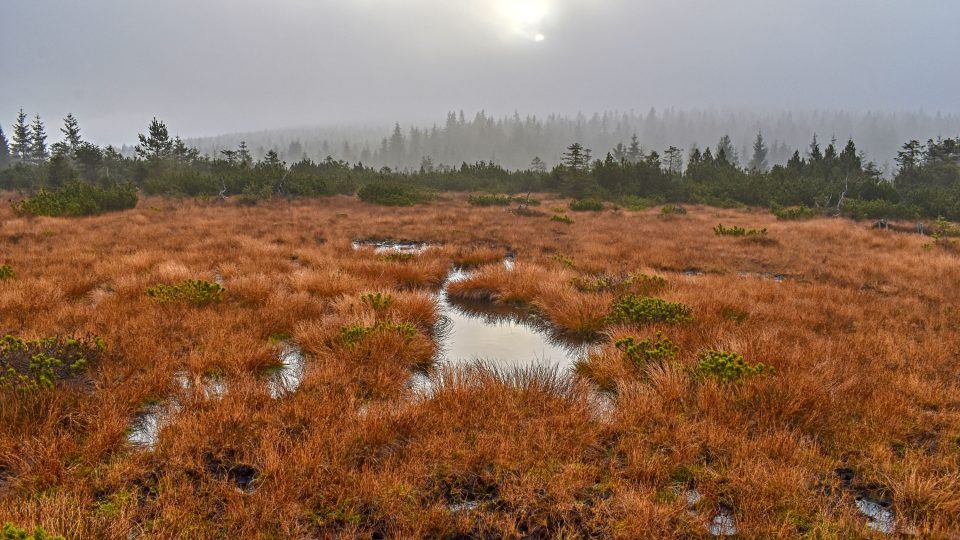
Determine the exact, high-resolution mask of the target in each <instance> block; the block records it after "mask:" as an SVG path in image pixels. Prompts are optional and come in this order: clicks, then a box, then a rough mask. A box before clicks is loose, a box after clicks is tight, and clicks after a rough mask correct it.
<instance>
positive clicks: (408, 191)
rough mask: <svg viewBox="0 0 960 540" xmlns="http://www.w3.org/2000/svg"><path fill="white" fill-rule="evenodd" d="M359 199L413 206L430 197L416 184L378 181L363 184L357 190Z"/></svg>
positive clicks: (426, 200)
mask: <svg viewBox="0 0 960 540" xmlns="http://www.w3.org/2000/svg"><path fill="white" fill-rule="evenodd" d="M357 196H358V197H360V200H361V201H364V202H368V203H373V204H379V205H383V206H413V205H415V204H421V203H425V202H428V201H429V200H430V199H431V198H432V197H431V196H430V195H429V194H428V193H426V192H424V191H423V190H422V189H421V188H419V187H418V186H416V185H414V184H412V183H409V182H401V181H380V182H374V183H370V184H365V185H363V186H362V187H360V189H358V190H357Z"/></svg>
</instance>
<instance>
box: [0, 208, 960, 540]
mask: <svg viewBox="0 0 960 540" xmlns="http://www.w3.org/2000/svg"><path fill="white" fill-rule="evenodd" d="M544 204H545V206H546V207H548V208H549V207H554V206H565V202H563V201H557V200H547V201H545V202H544ZM658 216H659V210H658V209H653V210H649V211H644V212H637V213H631V212H613V211H605V212H598V213H589V214H586V213H585V214H581V215H579V216H578V217H577V220H576V223H575V224H573V225H567V224H562V223H556V222H551V221H550V219H549V218H548V217H527V216H518V215H516V214H514V213H512V212H510V211H509V209H506V208H501V207H491V208H476V207H471V206H469V205H468V204H467V202H466V200H465V199H461V198H458V197H454V198H450V199H449V200H445V201H440V202H434V203H431V204H430V205H425V206H419V207H415V208H390V209H385V208H382V207H375V206H371V205H367V204H363V203H359V202H357V201H356V200H355V199H351V198H346V197H342V198H331V199H324V200H314V201H296V202H271V203H266V204H261V205H258V206H253V207H241V206H236V205H232V204H226V205H203V204H199V203H194V202H190V201H174V200H167V199H147V200H143V201H141V203H140V205H139V207H138V208H137V209H135V210H131V211H127V212H123V213H116V214H110V215H105V216H99V217H89V218H82V219H52V218H35V219H27V218H18V217H15V216H14V215H13V214H12V213H11V211H10V210H9V209H5V210H0V218H2V220H3V223H2V226H0V263H4V264H10V265H11V267H12V268H13V270H14V271H15V277H14V278H12V279H8V280H3V281H0V334H12V335H16V336H19V337H22V338H24V339H28V340H33V339H37V338H41V337H44V336H78V337H79V336H100V337H101V338H102V339H103V341H104V343H105V344H106V350H105V351H104V352H103V353H102V355H101V357H100V358H99V359H98V360H97V362H96V363H95V365H92V366H91V368H90V374H89V376H90V378H91V380H92V383H91V384H84V385H57V386H56V387H55V388H53V389H39V390H33V391H25V390H23V389H19V388H12V387H3V388H0V522H5V521H11V522H14V523H17V524H19V525H21V526H30V527H33V526H42V527H44V528H45V529H46V530H48V531H52V532H56V533H58V534H63V535H66V536H68V537H78V538H90V537H97V538H99V537H108V538H127V537H128V535H129V534H130V533H131V532H133V533H135V534H142V535H145V536H147V537H159V538H175V537H176V538H183V537H190V538H234V537H264V538H314V537H315V538H329V537H343V538H353V537H357V538H384V537H386V538H408V537H430V538H453V537H460V538H466V537H474V538H501V537H507V538H518V537H535V538H547V537H550V538H553V537H573V538H576V537H587V536H590V537H612V538H656V537H663V538H670V537H687V538H690V537H693V538H696V537H705V536H707V534H708V533H707V529H706V524H707V523H709V521H710V520H711V519H712V517H713V516H714V515H716V512H717V509H718V508H719V507H720V506H721V505H723V506H724V507H729V508H730V509H732V513H733V515H734V516H735V518H736V523H737V528H738V529H739V530H740V533H741V536H743V537H748V538H756V537H764V538H770V537H774V538H796V537H810V538H855V537H863V536H869V534H870V530H869V529H868V528H867V526H866V518H865V517H864V516H862V515H860V514H858V513H857V510H856V506H855V504H854V500H853V499H854V497H855V496H857V495H858V494H864V493H870V494H873V495H874V496H877V497H882V498H886V499H888V500H889V501H891V502H892V509H893V510H894V512H895V513H896V516H897V519H898V521H899V522H900V524H901V526H902V528H903V529H912V528H915V531H916V532H918V533H919V534H920V535H922V536H924V537H932V538H956V537H957V536H956V534H957V531H960V363H958V362H957V355H958V353H960V332H958V331H957V328H960V312H958V310H957V307H956V303H957V299H958V298H960V265H958V264H957V263H958V259H957V257H956V255H954V254H952V253H950V252H948V251H946V250H940V249H924V247H923V246H924V245H925V244H927V243H929V242H928V240H926V239H924V238H922V237H919V236H912V235H901V234H892V233H889V232H886V231H878V230H871V229H869V228H867V227H866V226H864V225H859V224H856V223H853V222H848V221H843V220H834V219H814V220H810V221H803V222H782V221H777V220H776V219H775V218H774V217H773V216H772V215H769V214H768V213H766V212H762V211H744V210H718V209H714V208H703V207H699V208H690V209H689V212H688V213H687V214H685V215H675V216H671V217H670V219H660V218H659V217H658ZM721 222H722V223H734V224H737V225H741V226H744V227H749V228H757V229H762V228H766V229H767V230H768V231H769V240H768V239H763V241H757V240H756V239H751V238H743V239H731V238H718V237H717V236H716V235H715V234H714V233H713V231H712V228H713V227H714V226H715V225H716V224H717V223H721ZM361 238H404V239H416V240H422V241H428V242H431V244H432V247H431V248H430V249H427V250H426V251H424V252H422V253H420V254H416V255H414V256H413V257H382V256H381V255H382V254H378V253H375V252H374V250H373V249H372V248H360V249H354V248H353V246H352V245H351V241H352V240H354V239H361ZM508 252H511V253H515V256H516V260H517V263H516V265H515V267H514V268H513V269H512V270H509V269H507V268H505V267H504V266H503V265H502V264H500V260H501V259H502V258H503V257H504V256H505V255H506V254H507V253H508ZM453 264H458V265H469V266H476V267H479V269H478V270H477V271H476V273H475V274H473V275H472V277H470V278H469V279H467V280H465V281H462V282H458V283H455V284H452V285H451V287H450V294H451V295H453V296H461V297H464V298H472V299H480V300H485V301H492V302H502V303H514V304H522V305H524V306H526V307H529V308H530V309H532V310H535V311H538V312H539V313H540V314H541V315H542V316H543V317H544V318H545V319H547V320H549V321H550V322H551V323H552V324H553V325H554V326H556V327H557V329H559V330H563V331H568V332H573V333H580V334H589V335H599V336H601V337H602V338H603V339H602V340H601V341H600V343H599V345H597V346H596V347H594V349H593V350H592V352H591V355H590V357H589V358H587V359H585V360H584V361H583V362H582V363H581V364H580V366H579V369H578V370H577V371H576V374H575V375H570V376H568V375H567V374H551V373H547V372H543V371H536V370H532V371H528V372H524V373H520V374H516V376H509V374H502V373H493V372H491V371H489V370H486V369H483V368H479V367H475V366H474V367H470V368H463V369H459V370H457V369H453V368H449V367H448V368H443V369H441V372H440V373H439V374H437V376H436V377H435V378H437V379H438V380H441V382H439V383H438V385H437V387H436V388H435V389H434V390H433V392H432V393H431V394H430V395H429V396H425V395H422V394H418V393H416V392H414V391H413V390H412V389H411V388H410V386H409V381H410V378H411V374H412V373H413V372H414V371H415V370H418V369H423V368H425V367H428V366H429V365H430V364H431V361H432V359H433V358H434V356H435V353H436V350H437V347H438V343H437V342H436V339H437V336H436V335H435V334H436V332H435V328H436V325H437V322H438V316H439V315H438V313H437V311H436V306H435V304H434V300H433V295H434V293H436V292H437V290H438V289H439V287H440V286H441V284H442V282H443V281H444V277H445V276H446V274H447V273H448V272H449V270H450V268H451V266H452V265H453ZM639 274H646V275H648V276H654V275H659V276H662V277H664V278H666V280H667V283H666V285H664V286H662V287H660V286H658V287H655V289H656V290H648V287H647V286H643V287H641V288H642V289H644V290H642V291H641V290H637V289H636V288H635V287H634V288H631V286H629V285H622V283H620V282H616V280H611V281H610V282H611V283H614V282H616V283H614V285H609V286H608V285H607V283H608V282H607V281H605V280H606V278H604V277H603V276H613V277H617V276H631V275H633V276H635V275H639ZM768 276H769V277H768ZM772 276H784V278H783V280H782V281H778V280H775V279H772ZM189 279H194V280H206V281H209V282H215V281H222V284H223V287H224V288H225V289H226V291H225V293H224V294H223V296H222V299H221V300H220V301H218V302H211V303H205V304H196V303H189V302H166V303H162V302H156V301H154V300H153V299H151V298H150V297H149V296H148V295H147V294H146V290H147V289H148V288H149V287H154V286H156V285H158V284H177V283H181V282H184V281H185V280H189ZM598 279H599V281H598ZM591 283H598V284H599V285H597V286H592V285H590V284H591ZM377 292H380V293H383V294H384V295H389V297H390V300H389V302H387V305H382V304H380V303H377V302H372V301H365V300H363V299H362V295H364V294H366V293H377ZM625 292H630V293H635V294H644V295H652V296H656V297H659V298H663V299H665V300H669V301H671V302H682V303H683V304H686V305H688V306H690V307H691V308H692V313H693V320H692V321H689V322H683V323H679V324H672V325H668V324H655V325H646V326H636V325H632V324H623V323H619V324H616V325H613V324H611V321H609V320H608V319H607V315H608V314H609V313H610V309H611V305H612V303H613V302H614V301H615V299H616V298H617V297H618V296H619V295H620V294H623V293H625ZM657 332H662V335H663V336H665V337H667V338H669V339H670V340H671V341H672V342H673V343H675V344H676V345H677V346H678V347H679V353H678V354H677V355H676V356H675V358H672V359H662V360H651V361H649V362H636V361H632V360H630V359H628V358H626V357H625V355H624V354H623V351H622V350H620V349H618V348H617V347H616V346H615V345H614V344H615V342H616V341H617V340H619V339H622V338H626V337H634V338H636V339H637V340H641V339H644V338H650V337H653V336H655V335H656V333H657ZM281 342H294V343H296V344H298V345H299V346H300V347H301V348H302V349H303V351H304V352H305V353H306V355H307V363H306V373H305V377H304V379H303V382H302V384H301V385H300V386H299V387H298V388H297V389H296V391H294V392H290V393H288V394H286V395H284V396H283V397H280V398H279V399H272V398H271V396H270V394H269V393H268V392H267V390H266V384H265V381H266V378H267V377H268V375H269V372H270V370H271V369H273V368H274V367H275V366H276V364H277V361H278V360H277V359H278V354H279V350H280V348H279V345H278V344H279V343H281ZM707 350H724V351H732V352H736V353H739V354H742V355H743V356H744V357H745V358H746V359H748V360H749V361H750V362H751V363H754V362H762V363H763V364H765V365H767V366H770V367H771V368H773V370H772V371H771V372H769V373H766V372H765V373H763V374H760V375H757V376H752V377H749V378H744V379H742V380H736V381H725V380H720V379H717V378H711V377H708V376H703V375H702V374H700V373H698V371H697V369H696V368H697V363H698V358H699V356H700V355H701V354H702V353H704V352H705V351H707ZM653 356H655V355H652V356H651V357H653ZM178 372H185V373H186V374H187V379H188V380H197V381H199V380H203V378H205V377H210V376H216V377H220V378H222V379H223V380H224V381H226V384H227V386H228V391H227V392H226V393H225V394H224V395H223V396H221V397H219V398H216V399H211V398H209V397H205V396H204V395H203V393H202V392H200V393H198V392H192V393H191V392H188V391H184V390H183V389H182V388H180V387H179V386H178V383H177V381H176V377H175V374H176V373H178ZM598 389H604V390H606V391H607V392H609V393H608V394H598ZM604 396H607V397H604ZM173 401H176V402H177V403H178V406H177V407H174V408H171V409H170V410H171V414H170V417H169V419H168V421H167V422H165V423H164V425H163V427H162V430H161V432H160V436H159V439H158V441H157V444H156V446H155V448H154V449H153V450H146V449H143V448H136V447H134V446H132V445H131V444H130V443H129V442H128V441H127V438H126V434H127V431H128V430H129V429H130V426H131V423H132V422H133V419H134V418H135V416H136V415H137V413H138V412H139V411H141V410H142V409H143V408H144V406H145V405H147V404H150V403H155V402H157V403H171V402H173ZM838 470H840V471H841V472H842V474H837V472H836V471H838ZM690 488H696V489H697V490H698V491H699V492H700V493H701V494H702V496H703V499H702V500H701V501H700V502H699V503H697V504H696V505H695V507H694V508H692V509H691V508H688V505H687V501H685V500H684V496H683V491H684V490H686V489H690ZM458 535H459V536H458Z"/></svg>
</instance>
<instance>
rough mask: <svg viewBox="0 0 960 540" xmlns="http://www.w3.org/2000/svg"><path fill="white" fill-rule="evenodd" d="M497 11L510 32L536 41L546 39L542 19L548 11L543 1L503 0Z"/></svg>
mask: <svg viewBox="0 0 960 540" xmlns="http://www.w3.org/2000/svg"><path fill="white" fill-rule="evenodd" d="M499 12H500V16H501V17H502V18H503V20H504V23H505V24H506V25H507V29H508V30H509V31H510V32H511V33H513V34H515V35H518V36H521V37H523V38H525V39H528V40H530V41H533V42H536V43H539V42H541V41H544V40H545V39H547V36H545V35H544V34H543V32H542V26H543V21H544V19H546V17H547V13H548V10H547V3H546V2H545V1H543V0H520V1H503V2H501V3H500V9H499Z"/></svg>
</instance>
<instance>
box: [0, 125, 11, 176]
mask: <svg viewBox="0 0 960 540" xmlns="http://www.w3.org/2000/svg"><path fill="white" fill-rule="evenodd" d="M9 163H10V145H9V144H8V143H7V136H6V135H4V134H3V126H0V167H6V166H7V165H8V164H9Z"/></svg>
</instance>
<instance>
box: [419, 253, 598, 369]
mask: <svg viewBox="0 0 960 540" xmlns="http://www.w3.org/2000/svg"><path fill="white" fill-rule="evenodd" d="M467 277H469V273H467V272H465V271H463V270H459V269H457V270H454V271H453V272H451V273H450V275H449V276H448V278H447V284H449V283H452V282H455V281H461V280H463V279H466V278H467ZM437 303H438V306H439V311H440V314H441V316H442V317H443V323H442V325H441V329H440V332H439V335H440V351H439V353H438V360H439V361H441V362H444V363H447V364H451V365H458V364H467V363H474V362H476V361H481V362H483V363H484V364H486V365H489V366H491V367H495V368H500V369H513V368H524V367H530V366H534V365H542V366H548V367H554V368H557V369H559V370H560V371H565V370H568V369H570V368H572V367H573V365H574V363H575V362H576V361H577V360H578V359H579V358H581V357H582V356H583V355H584V353H585V349H586V347H585V344H584V343H582V342H576V341H572V340H568V339H565V338H563V337H561V336H558V335H557V334H556V333H555V332H553V331H552V329H551V327H550V326H549V324H547V323H546V322H544V321H542V320H540V319H538V318H537V317H536V316H535V315H533V314H531V313H530V312H529V311H527V310H524V309H521V308H515V307H510V306H501V305H495V304H491V303H489V302H465V301H460V300H453V299H450V298H449V297H448V296H447V289H446V285H444V287H443V288H442V289H441V291H440V293H439V295H438V298H437Z"/></svg>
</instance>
